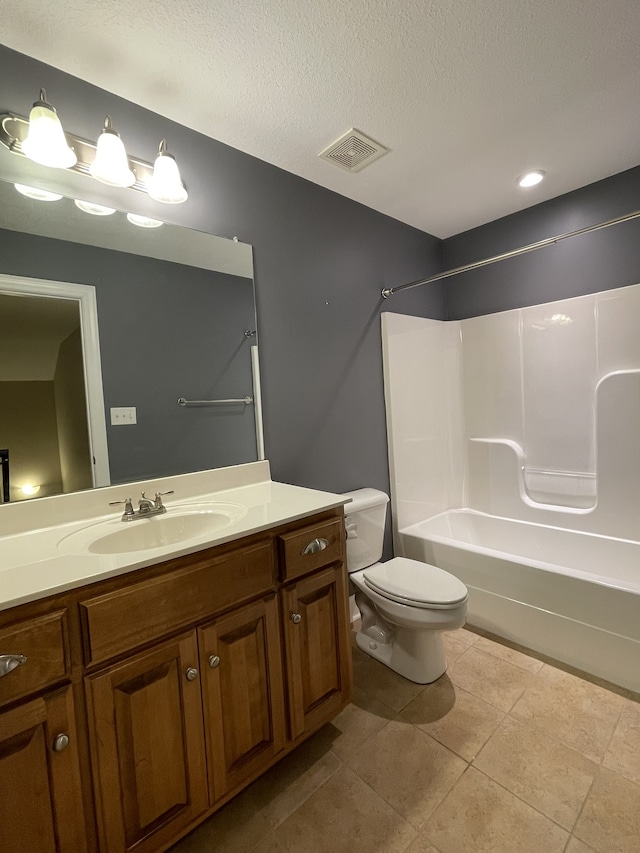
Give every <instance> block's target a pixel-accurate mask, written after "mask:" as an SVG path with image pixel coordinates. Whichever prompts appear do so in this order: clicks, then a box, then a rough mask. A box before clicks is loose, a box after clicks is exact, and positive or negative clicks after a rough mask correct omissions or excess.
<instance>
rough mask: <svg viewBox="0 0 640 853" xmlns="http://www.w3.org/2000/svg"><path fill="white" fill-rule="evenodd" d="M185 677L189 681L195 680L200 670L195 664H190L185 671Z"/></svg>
mask: <svg viewBox="0 0 640 853" xmlns="http://www.w3.org/2000/svg"><path fill="white" fill-rule="evenodd" d="M185 677H186V679H187V681H195V680H196V678H197V677H198V670H197V669H196V668H195V667H194V666H190V667H189V669H188V670H187V671H186V672H185Z"/></svg>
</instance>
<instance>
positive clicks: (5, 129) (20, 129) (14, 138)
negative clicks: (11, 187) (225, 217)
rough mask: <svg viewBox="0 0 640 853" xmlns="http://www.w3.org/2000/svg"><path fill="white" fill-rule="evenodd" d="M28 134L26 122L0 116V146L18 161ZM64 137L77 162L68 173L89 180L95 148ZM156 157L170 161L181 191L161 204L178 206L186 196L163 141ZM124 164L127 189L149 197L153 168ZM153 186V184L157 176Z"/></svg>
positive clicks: (143, 163) (10, 114)
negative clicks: (129, 179)
mask: <svg viewBox="0 0 640 853" xmlns="http://www.w3.org/2000/svg"><path fill="white" fill-rule="evenodd" d="M107 131H108V132H109V131H112V129H111V127H110V122H109V126H108V127H107ZM28 134H29V119H28V118H26V117H25V116H21V115H18V114H17V113H13V112H5V113H0V144H1V145H3V146H4V147H5V148H7V149H8V150H9V151H11V152H12V153H13V154H18V155H19V156H21V157H26V156H27V153H26V152H25V150H24V143H25V140H26V139H27V136H28ZM109 135H111V134H109ZM64 136H66V139H67V142H68V144H69V147H70V148H71V149H73V152H74V153H75V155H76V158H77V161H76V163H74V164H73V165H70V166H68V167H67V169H68V171H70V172H77V173H78V174H80V175H86V176H87V177H93V175H92V167H93V165H94V163H95V160H96V153H97V151H98V146H97V145H96V144H95V143H94V142H90V141H89V140H88V139H83V138H82V137H81V136H75V135H74V134H72V133H68V132H66V131H65V132H64ZM114 138H115V135H114ZM160 154H162V155H163V156H164V158H166V159H167V160H168V159H169V158H170V159H171V161H172V166H173V167H174V168H173V172H172V177H173V178H174V187H175V184H176V183H179V184H180V187H181V189H182V192H178V191H177V190H175V191H174V192H173V195H172V197H171V201H169V202H165V203H169V204H179V203H181V202H183V201H186V199H187V197H188V195H187V191H186V189H185V188H184V185H183V184H182V182H181V179H180V177H179V174H180V173H179V171H178V166H177V164H176V163H175V159H174V158H173V157H171V155H170V154H168V153H167V151H166V143H164V140H163V142H162V143H161V151H160ZM128 162H129V166H130V168H131V169H132V172H133V177H134V182H133V183H132V184H131V185H130V186H129V189H133V190H136V191H137V192H142V193H144V194H145V195H150V193H149V186H150V185H152V179H153V178H154V166H153V164H152V163H148V162H147V161H146V160H139V159H137V158H136V157H131V156H128ZM176 175H177V176H178V177H177V178H176V177H175V176H176ZM155 182H156V184H157V176H156V181H155ZM160 195H161V193H158V195H156V196H155V198H156V200H157V201H163V202H164V199H162V198H160ZM152 197H153V196H152Z"/></svg>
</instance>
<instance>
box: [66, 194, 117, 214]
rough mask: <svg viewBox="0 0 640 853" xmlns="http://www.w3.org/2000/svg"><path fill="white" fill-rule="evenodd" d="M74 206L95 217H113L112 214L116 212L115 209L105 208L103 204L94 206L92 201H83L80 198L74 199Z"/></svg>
mask: <svg viewBox="0 0 640 853" xmlns="http://www.w3.org/2000/svg"><path fill="white" fill-rule="evenodd" d="M74 204H75V206H76V207H78V208H80V210H82V211H83V212H84V213H91V214H92V215H93V216H111V214H112V213H115V212H116V209H115V207H105V206H104V205H103V204H94V202H92V201H82V199H80V198H76V199H74Z"/></svg>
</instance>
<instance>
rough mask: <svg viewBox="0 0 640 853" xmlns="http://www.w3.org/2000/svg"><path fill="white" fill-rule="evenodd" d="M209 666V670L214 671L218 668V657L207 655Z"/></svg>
mask: <svg viewBox="0 0 640 853" xmlns="http://www.w3.org/2000/svg"><path fill="white" fill-rule="evenodd" d="M209 666H210V667H211V669H215V668H216V667H218V666H220V658H219V657H218V655H209Z"/></svg>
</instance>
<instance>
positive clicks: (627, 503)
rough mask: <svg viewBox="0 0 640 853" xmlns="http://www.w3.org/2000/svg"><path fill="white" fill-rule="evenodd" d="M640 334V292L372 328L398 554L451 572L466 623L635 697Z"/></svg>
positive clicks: (395, 320) (393, 320) (639, 676)
mask: <svg viewBox="0 0 640 853" xmlns="http://www.w3.org/2000/svg"><path fill="white" fill-rule="evenodd" d="M554 317H555V318H556V319H555V321H553V320H552V318H554ZM563 318H564V319H563ZM567 318H568V320H567ZM545 324H546V325H545ZM638 328H640V286H639V285H634V286H631V287H626V288H621V289H618V290H613V291H606V292H603V293H599V294H593V295H588V296H582V297H577V298H575V299H570V300H563V301H562V302H556V303H550V304H547V305H539V306H535V307H532V308H524V309H517V310H514V311H506V312H502V313H500V314H494V315H489V316H485V317H477V318H473V319H470V320H463V321H453V322H443V321H436V320H426V319H423V318H417V317H407V316H404V315H397V314H390V313H387V314H383V318H382V329H383V352H384V371H385V397H386V406H387V427H388V436H389V461H390V471H391V482H392V508H393V516H394V539H395V546H396V553H397V554H402V555H404V556H413V557H415V558H418V559H423V560H426V561H427V562H433V563H434V564H435V565H439V566H441V567H442V568H445V569H447V570H450V571H453V572H454V573H455V574H458V575H459V576H460V577H461V579H462V580H463V581H464V582H465V583H466V584H467V586H469V588H470V591H471V598H470V605H469V622H470V623H471V624H474V625H476V626H478V627H482V628H485V629H487V630H490V631H493V632H494V633H496V634H499V635H501V636H504V637H506V638H508V639H511V640H513V641H516V642H520V643H522V644H524V645H527V646H528V647H530V648H533V649H537V650H539V651H541V652H544V653H545V654H548V655H551V656H552V657H555V658H557V659H558V660H562V661H565V662H567V663H569V664H572V665H574V666H577V667H580V668H581V669H584V670H585V671H588V672H592V673H594V674H596V675H599V676H601V677H603V678H607V679H609V680H611V681H613V682H615V683H618V684H621V685H623V686H626V687H630V688H631V689H634V690H638V691H640V667H638V665H637V661H638V660H640V636H639V635H638V628H637V627H636V625H637V623H640V618H639V617H640V542H639V540H640V335H639V334H638V332H637V329H638ZM549 331H551V334H547V332H549ZM527 468H528V469H530V470H529V471H527V472H526V473H527V475H528V477H526V476H525V470H524V469H527ZM596 484H597V485H596ZM554 501H555V503H553V502H554ZM562 504H570V505H568V506H567V505H562ZM460 508H466V509H467V510H469V512H466V511H465V512H463V513H462V514H458V515H456V514H451V513H449V512H448V511H450V510H459V509H460ZM443 513H444V515H442V514H443ZM436 516H438V517H439V518H437V519H436V518H435V517H436ZM454 518H455V519H456V521H455V522H454V521H453V519H454ZM444 519H448V521H447V525H448V527H447V532H446V535H445V533H444V532H443V527H442V525H443V524H444V523H445V522H444ZM481 519H483V521H480V520H481ZM522 522H524V524H523V523H522ZM479 524H482V525H483V527H482V530H483V531H485V534H487V535H489V539H485V540H484V542H482V541H481V538H480V539H479V538H478V536H477V535H476V534H477V531H478V529H479V527H478V525H479ZM445 526H446V525H445ZM464 530H466V533H465V532H464ZM472 531H474V532H472ZM488 531H490V534H489V533H488ZM438 537H439V538H438ZM514 537H515V538H514ZM445 540H446V541H445ZM518 541H519V542H520V545H518V544H517V542H518ZM596 542H597V543H598V545H597V548H598V551H597V553H599V554H600V555H601V560H602V561H603V565H604V563H606V570H600V571H599V570H598V567H597V566H594V565H593V559H594V554H595V553H596V550H594V543H596ZM525 543H527V544H525ZM623 543H624V544H623ZM623 551H624V552H625V558H624V560H623V559H622V557H621V554H622V552H623ZM586 566H588V568H585V567H586ZM570 576H571V579H570V580H567V578H569V577H570ZM605 577H606V579H604V580H603V578H605ZM567 584H569V587H567ZM605 590H606V592H605ZM614 593H615V594H614ZM611 596H613V598H612V597H611ZM572 597H574V598H575V599H576V600H579V601H581V602H585V603H587V602H588V604H585V607H586V609H584V610H581V611H580V614H579V615H577V613H576V611H575V609H574V608H572V607H571V606H569V602H570V600H571V598H572ZM622 601H624V602H626V603H625V604H624V606H623V605H622V604H621V603H620V602H622ZM605 602H608V603H607V605H606V606H607V607H608V608H609V610H608V611H607V615H605ZM612 602H617V604H616V605H615V606H614V605H613V604H612ZM600 603H601V604H602V613H600V609H599V605H600Z"/></svg>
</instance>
